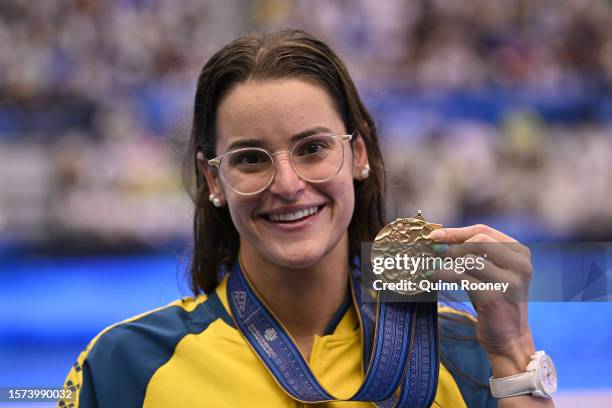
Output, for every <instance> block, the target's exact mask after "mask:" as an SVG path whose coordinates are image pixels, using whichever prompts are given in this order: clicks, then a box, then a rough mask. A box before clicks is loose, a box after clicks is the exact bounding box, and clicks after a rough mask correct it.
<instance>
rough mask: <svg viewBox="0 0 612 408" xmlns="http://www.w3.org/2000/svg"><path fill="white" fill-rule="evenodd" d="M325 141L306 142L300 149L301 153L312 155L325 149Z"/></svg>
mask: <svg viewBox="0 0 612 408" xmlns="http://www.w3.org/2000/svg"><path fill="white" fill-rule="evenodd" d="M325 147H326V146H325V143H321V142H308V143H306V144H305V145H304V146H302V148H301V149H300V152H299V153H300V154H301V155H314V154H317V153H320V152H321V151H322V150H325Z"/></svg>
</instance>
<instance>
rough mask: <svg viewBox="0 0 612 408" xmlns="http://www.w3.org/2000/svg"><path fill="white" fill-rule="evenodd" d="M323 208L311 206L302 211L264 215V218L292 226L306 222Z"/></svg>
mask: <svg viewBox="0 0 612 408" xmlns="http://www.w3.org/2000/svg"><path fill="white" fill-rule="evenodd" d="M323 207H325V205H319V206H312V207H308V208H304V209H302V210H298V211H293V212H288V213H276V214H266V215H264V218H265V219H266V220H268V221H271V222H274V223H279V224H292V223H296V222H299V221H303V220H306V219H308V218H310V217H312V216H314V215H316V214H317V213H318V212H319V211H321V210H322V209H323Z"/></svg>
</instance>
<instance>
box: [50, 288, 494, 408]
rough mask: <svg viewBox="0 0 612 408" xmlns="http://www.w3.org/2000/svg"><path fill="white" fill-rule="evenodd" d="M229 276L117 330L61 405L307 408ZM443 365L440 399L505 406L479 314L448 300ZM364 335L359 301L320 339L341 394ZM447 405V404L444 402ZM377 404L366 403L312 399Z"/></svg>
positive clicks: (95, 348)
mask: <svg viewBox="0 0 612 408" xmlns="http://www.w3.org/2000/svg"><path fill="white" fill-rule="evenodd" d="M226 282H227V279H224V280H223V281H222V282H221V283H220V285H219V286H218V287H217V288H216V290H215V291H213V292H211V293H210V294H208V295H199V296H197V297H195V298H184V299H181V300H177V301H175V302H173V303H171V304H169V305H167V306H165V307H162V308H159V309H156V310H153V311H150V312H147V313H144V314H141V315H138V316H135V317H133V318H131V319H128V320H125V321H123V322H120V323H118V324H115V325H113V326H110V327H108V328H107V329H105V330H103V331H102V332H101V333H100V334H99V335H97V336H96V337H95V338H94V339H93V340H92V341H91V342H90V343H89V345H88V346H87V348H86V349H85V350H84V351H83V352H82V353H81V354H80V355H79V357H78V359H77V362H76V363H75V364H74V365H73V366H72V368H71V370H70V372H69V374H68V376H67V378H66V381H65V384H64V385H65V387H66V388H69V389H72V390H74V398H73V399H72V400H70V401H68V400H66V401H60V402H59V406H60V407H83V408H85V407H101V408H106V407H108V408H120V407H130V408H134V407H141V406H142V407H146V408H158V407H253V408H257V407H266V408H267V407H301V406H306V405H305V404H302V403H300V402H297V401H295V400H293V399H291V398H290V397H289V396H288V395H287V394H285V392H284V391H283V390H282V389H281V388H280V387H279V386H278V384H277V383H276V382H275V380H274V378H273V377H272V375H271V374H270V373H269V372H268V371H267V370H266V368H265V366H264V365H263V363H261V362H260V361H259V360H258V358H257V356H256V355H255V354H254V352H253V351H252V350H251V349H250V348H249V346H248V345H247V344H246V342H245V340H244V339H243V338H242V336H241V335H240V333H239V332H238V331H237V330H236V329H235V328H234V325H233V322H232V319H231V317H230V313H231V312H230V308H229V306H228V302H227V296H226ZM438 311H439V317H440V319H439V322H440V350H441V351H440V354H441V361H442V363H441V366H440V376H439V381H438V389H437V393H436V398H435V403H434V404H433V406H436V407H444V408H460V407H466V406H467V407H495V406H497V403H496V401H495V400H494V399H493V397H492V396H491V394H490V392H489V388H488V378H489V376H490V375H491V370H490V367H489V365H488V361H487V358H486V355H485V353H484V351H483V350H482V348H481V347H480V346H479V344H478V342H477V341H476V339H475V323H474V318H473V317H472V316H471V315H469V314H467V313H465V312H461V311H458V310H455V309H453V308H450V307H443V306H441V305H439V308H438ZM360 336H361V332H360V329H359V319H358V316H357V314H356V311H355V309H354V307H353V305H352V301H349V299H347V301H345V302H344V304H343V305H342V306H341V307H340V308H339V310H338V311H337V312H336V314H335V316H334V317H333V318H332V319H331V321H330V322H329V325H328V327H327V329H326V331H325V333H324V335H323V336H316V337H315V341H314V345H313V348H312V352H311V355H310V359H309V364H310V367H311V369H312V371H313V373H314V375H315V376H316V377H317V379H318V380H319V381H320V382H321V384H322V385H323V386H324V387H325V388H326V389H327V390H329V391H330V392H331V393H332V394H333V395H335V396H338V397H340V398H348V397H350V396H351V395H352V394H353V393H354V392H355V391H356V390H357V389H358V387H359V385H360V384H361V381H362V378H363V374H362V370H361V356H362V352H361V339H360ZM436 404H437V405H436ZM308 405H312V406H317V407H330V408H331V407H333V408H341V407H347V408H350V407H352V408H360V407H373V406H374V405H373V404H371V403H364V402H327V403H321V404H308Z"/></svg>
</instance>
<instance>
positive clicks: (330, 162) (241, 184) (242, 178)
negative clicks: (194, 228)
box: [208, 133, 355, 195]
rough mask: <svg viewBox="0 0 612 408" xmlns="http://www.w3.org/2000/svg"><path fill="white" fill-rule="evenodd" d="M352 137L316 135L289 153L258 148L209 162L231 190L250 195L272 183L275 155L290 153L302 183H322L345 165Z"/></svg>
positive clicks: (298, 142) (305, 139) (226, 155)
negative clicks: (345, 154)
mask: <svg viewBox="0 0 612 408" xmlns="http://www.w3.org/2000/svg"><path fill="white" fill-rule="evenodd" d="M354 134H355V133H353V134H351V135H332V134H317V135H312V136H308V137H305V138H303V139H300V140H298V141H297V142H296V143H295V144H294V145H293V146H292V147H291V149H289V150H280V151H277V152H275V153H270V152H269V151H268V150H266V149H263V148H259V147H244V148H240V149H236V150H232V151H229V152H227V153H225V154H223V155H221V156H219V157H215V158H214V159H210V160H209V161H208V164H209V165H211V166H215V167H217V169H218V170H219V174H220V176H221V180H222V181H223V182H224V183H225V184H226V185H227V186H228V187H229V188H231V189H232V190H233V191H235V192H236V193H238V194H242V195H253V194H258V193H261V192H262V191H264V190H265V189H266V188H268V187H269V186H270V184H272V180H274V175H275V174H276V161H277V160H278V156H279V155H281V154H284V153H288V154H289V163H290V164H291V168H293V171H295V173H296V174H297V175H298V176H299V177H300V178H301V179H302V180H304V181H308V182H311V183H323V182H325V181H328V180H330V179H331V178H332V177H334V176H336V175H337V174H338V173H339V172H340V169H341V168H342V163H343V162H344V142H347V141H350V140H351V139H352V138H353V136H354Z"/></svg>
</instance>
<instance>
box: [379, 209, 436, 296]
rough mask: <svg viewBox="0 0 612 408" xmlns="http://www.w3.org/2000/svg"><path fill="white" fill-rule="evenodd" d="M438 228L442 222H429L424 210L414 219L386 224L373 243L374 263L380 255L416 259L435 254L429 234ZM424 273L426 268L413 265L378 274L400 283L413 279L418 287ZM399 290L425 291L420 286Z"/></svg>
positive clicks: (386, 280) (385, 280)
mask: <svg viewBox="0 0 612 408" xmlns="http://www.w3.org/2000/svg"><path fill="white" fill-rule="evenodd" d="M438 228H442V224H433V223H430V222H427V221H426V220H425V219H424V218H423V214H422V212H421V210H419V211H418V212H417V214H416V215H415V216H414V217H413V218H398V219H397V220H395V221H393V222H392V223H390V224H388V225H386V226H385V227H383V229H381V230H380V231H379V232H378V234H377V235H376V238H375V239H374V243H373V244H372V254H371V259H372V262H374V259H375V258H378V257H384V258H396V257H397V256H398V255H399V256H400V257H404V254H405V255H407V256H408V257H410V258H413V259H417V258H424V257H429V258H433V257H436V254H435V252H434V250H433V247H432V245H433V243H434V242H433V240H432V239H431V238H429V234H430V233H431V232H432V231H433V230H436V229H438ZM425 272H427V269H424V268H422V267H419V268H417V269H416V270H415V269H413V268H406V269H404V268H393V269H385V270H384V271H383V272H382V273H381V274H380V276H379V277H380V279H381V280H382V281H383V282H387V283H395V282H400V281H401V280H406V281H412V282H415V284H416V285H415V287H417V288H418V286H419V285H418V283H419V281H421V280H423V279H426V278H425V275H424V273H425ZM396 292H397V293H401V294H405V295H412V294H417V293H420V292H422V290H420V289H417V290H414V291H410V292H408V291H401V290H396Z"/></svg>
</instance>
